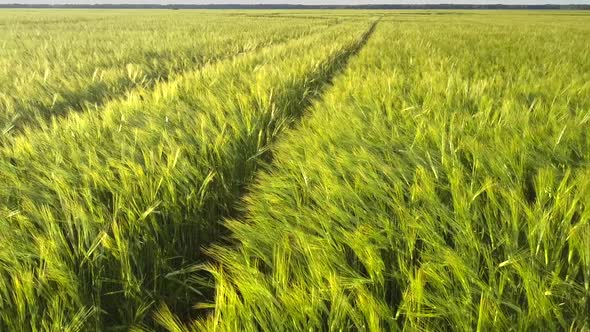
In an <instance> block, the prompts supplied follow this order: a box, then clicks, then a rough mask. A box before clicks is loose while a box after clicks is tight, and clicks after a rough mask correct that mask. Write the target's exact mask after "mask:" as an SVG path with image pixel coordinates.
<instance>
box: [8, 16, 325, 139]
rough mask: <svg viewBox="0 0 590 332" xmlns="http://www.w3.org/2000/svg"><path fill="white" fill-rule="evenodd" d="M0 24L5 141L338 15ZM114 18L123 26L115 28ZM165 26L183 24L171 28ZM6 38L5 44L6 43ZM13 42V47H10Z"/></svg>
mask: <svg viewBox="0 0 590 332" xmlns="http://www.w3.org/2000/svg"><path fill="white" fill-rule="evenodd" d="M106 17H107V18H109V20H105V21H101V22H92V23H86V22H82V23H67V21H65V22H63V23H52V24H49V25H43V26H42V27H39V26H37V25H33V26H27V27H26V28H21V27H20V26H19V25H16V27H12V28H9V27H4V28H0V29H2V30H6V31H5V32H6V34H5V35H4V36H3V37H1V38H0V43H2V42H3V43H4V51H3V53H4V54H3V57H2V60H0V130H1V131H2V132H1V133H0V143H1V141H7V140H9V139H10V138H11V137H12V136H14V133H19V132H20V131H21V129H22V127H24V126H32V127H37V126H40V125H43V124H45V125H46V124H47V120H48V119H50V118H52V117H53V116H56V115H63V114H66V113H67V112H69V111H70V110H76V111H82V110H89V111H93V110H94V109H95V108H96V107H97V106H96V105H97V104H98V105H100V104H102V103H104V102H106V101H108V100H109V99H111V98H114V97H118V96H121V95H124V94H125V93H126V92H128V91H130V90H132V89H134V88H150V87H151V86H153V85H154V84H156V83H157V82H158V81H161V80H167V79H172V78H173V77H174V76H175V75H178V74H181V73H182V72H185V71H190V70H193V69H195V68H197V67H198V66H200V65H203V64H205V63H208V62H211V61H215V60H219V59H222V58H227V57H231V56H234V55H237V54H240V53H244V52H249V51H253V50H255V49H260V48H261V47H264V46H268V45H271V44H275V43H281V42H285V41H287V40H289V39H292V38H299V37H302V36H305V35H308V34H311V33H315V32H318V31H321V30H322V29H325V28H327V27H329V26H330V25H332V24H333V23H334V22H335V21H334V20H331V21H328V20H324V21H318V22H316V24H311V25H310V24H309V22H308V21H307V20H293V21H292V22H290V25H289V26H287V25H285V23H284V20H280V19H277V20H272V21H269V20H260V19H258V20H257V19H249V20H241V21H235V20H234V21H230V20H228V19H227V18H225V19H223V18H220V17H219V16H204V17H203V18H202V19H200V20H194V19H193V22H191V21H189V20H188V19H187V18H185V17H183V16H181V17H180V18H178V17H175V18H172V17H171V18H161V17H160V18H159V21H157V23H154V22H152V21H150V20H148V19H147V18H143V19H137V18H135V19H134V20H131V23H130V24H128V23H124V20H128V18H125V17H117V16H114V17H109V16H106ZM117 26H125V28H124V29H118V28H116V27H117ZM168 26H171V27H174V26H178V28H169V27H168ZM7 44H8V45H7ZM11 46H12V47H11Z"/></svg>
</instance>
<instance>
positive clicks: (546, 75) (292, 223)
mask: <svg viewBox="0 0 590 332" xmlns="http://www.w3.org/2000/svg"><path fill="white" fill-rule="evenodd" d="M431 23H432V25H431V26H429V28H428V29H424V28H423V25H422V24H421V23H420V22H410V21H408V22H404V24H399V23H393V22H391V21H389V22H388V21H386V20H384V21H382V23H380V25H379V28H378V29H377V30H376V32H375V34H374V35H373V37H372V38H371V39H370V40H369V42H368V43H367V45H366V46H365V48H364V49H363V50H362V51H361V52H360V53H359V56H358V57H357V58H355V59H354V60H353V61H351V63H350V64H349V66H348V69H347V70H346V71H345V73H344V74H343V75H341V76H340V78H339V79H338V80H336V82H335V83H334V86H333V88H331V89H330V90H329V91H328V92H327V93H326V94H325V95H324V97H323V99H322V100H321V101H319V102H317V103H315V104H314V106H313V108H312V110H311V112H310V115H309V116H308V117H306V118H305V119H304V120H303V122H302V123H301V125H300V126H298V128H297V129H296V130H293V131H290V132H289V133H288V134H287V135H285V137H284V139H282V140H280V143H279V144H278V145H277V146H276V148H275V149H273V152H272V154H273V162H272V165H270V166H269V168H268V170H267V171H265V172H263V174H261V175H260V176H259V178H258V180H257V181H256V184H255V185H254V186H253V188H251V189H250V193H249V194H248V195H247V198H246V199H245V203H244V204H245V206H244V210H245V212H244V213H245V215H244V216H243V218H238V219H237V220H229V221H227V222H226V227H227V228H229V229H230V230H231V232H232V241H231V245H228V244H227V243H225V244H224V245H218V246H216V247H215V248H214V249H212V254H213V257H214V258H215V261H216V263H212V264H210V265H208V270H209V271H210V272H211V273H212V274H213V275H214V276H215V291H216V297H215V302H214V303H211V304H209V303H203V304H201V305H200V307H201V308H213V310H214V311H213V312H212V313H211V314H210V315H209V316H208V318H207V319H202V320H196V321H195V322H194V323H193V324H192V325H190V326H184V325H182V323H181V322H180V321H178V320H175V319H174V318H173V316H172V315H170V313H169V312H167V310H166V309H165V308H163V309H162V310H161V311H160V317H159V320H160V322H161V323H162V324H164V325H165V326H166V327H167V328H168V329H169V330H171V331H188V330H206V331H212V330H216V331H260V330H262V331H303V330H318V331H328V330H330V331H332V330H334V331H347V330H358V331H383V330H387V331H394V330H402V329H403V330H411V331H447V330H459V331H474V330H478V331H485V330H499V331H509V330H518V331H528V330H572V331H574V330H575V331H580V330H585V329H588V328H589V327H590V316H589V315H588V313H589V312H590V209H589V208H588V207H589V206H590V200H589V199H590V167H589V166H590V165H589V162H590V154H589V153H590V136H589V135H588V134H587V133H588V125H589V121H590V113H589V111H590V100H589V99H588V95H589V94H590V85H588V83H587V82H588V77H587V75H586V74H584V73H588V69H589V68H590V67H589V66H590V57H588V56H580V54H585V55H587V54H588V51H589V47H588V45H589V44H588V42H589V40H588V35H586V34H584V32H583V31H577V32H575V31H574V30H571V29H570V28H569V27H566V26H564V27H563V28H561V29H559V28H558V27H556V26H554V27H553V28H550V29H539V27H538V26H535V25H534V24H530V25H529V24H527V22H524V23H522V22H521V23H514V22H513V23H512V25H511V29H506V26H505V22H503V24H500V25H493V24H490V25H486V26H482V25H480V24H478V23H469V22H466V21H463V22H462V23H461V24H459V23H458V22H445V21H444V20H439V21H435V20H432V21H431ZM566 32H568V33H570V34H572V35H574V37H572V38H563V35H564V33H566Z"/></svg>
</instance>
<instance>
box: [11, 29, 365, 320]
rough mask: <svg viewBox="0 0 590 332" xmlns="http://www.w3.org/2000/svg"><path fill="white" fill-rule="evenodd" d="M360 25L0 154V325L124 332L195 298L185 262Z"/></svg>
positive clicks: (204, 72)
mask: <svg viewBox="0 0 590 332" xmlns="http://www.w3.org/2000/svg"><path fill="white" fill-rule="evenodd" d="M368 27H369V24H368V23H367V22H366V21H365V22H360V21H359V22H356V23H346V24H342V25H340V26H338V27H337V28H334V29H328V30H326V32H323V33H321V34H316V35H313V36H309V37H305V38H302V39H299V40H293V41H290V42H288V43H286V44H282V45H276V46H273V47H269V48H264V49H262V50H260V51H257V52H252V53H250V54H246V55H244V56H242V57H237V58H235V59H230V60H224V61H221V62H219V63H217V64H211V65H208V66H205V67H203V68H202V69H201V70H198V71H194V72H190V73H186V74H184V75H182V76H180V77H179V78H177V79H176V80H174V81H171V82H168V83H164V84H159V85H157V86H156V88H155V89H154V90H153V91H145V92H142V91H136V92H134V93H132V94H131V95H130V96H129V98H128V99H126V100H122V101H114V102H111V103H108V104H107V105H105V107H103V108H102V109H100V110H97V111H96V112H86V113H76V114H71V116H69V117H67V118H62V119H60V120H56V121H53V122H52V124H51V125H50V126H49V127H48V128H46V129H44V130H41V129H39V130H35V129H31V130H27V131H25V132H24V133H23V134H22V135H20V136H19V137H17V138H16V139H15V140H14V143H13V144H11V145H10V146H5V147H4V148H1V149H0V156H1V157H0V182H2V183H3V186H2V187H1V188H0V242H1V243H3V245H2V247H1V248H0V262H2V264H0V329H7V330H19V329H21V328H23V327H26V329H30V330H33V331H38V330H58V329H59V330H60V329H63V328H71V329H77V328H81V329H84V330H88V329H90V330H104V329H115V328H121V329H129V328H130V327H135V328H141V327H145V326H149V325H150V319H151V317H152V315H151V314H152V311H153V308H154V307H155V306H156V305H158V304H159V303H166V304H167V305H168V306H170V307H172V308H175V309H176V310H177V311H178V312H180V313H181V314H182V313H183V310H187V311H188V310H189V309H190V307H191V305H192V304H193V303H194V302H196V301H197V300H198V299H199V298H201V300H202V297H203V296H206V294H202V291H204V290H206V288H204V287H203V285H202V283H203V282H205V281H206V280H204V279H203V277H201V276H199V275H195V273H194V271H193V270H191V269H189V270H183V268H184V267H186V266H189V265H192V264H194V263H195V262H199V261H201V260H202V259H203V255H202V253H201V252H200V251H201V249H200V248H201V247H203V246H205V245H207V244H208V243H210V242H211V241H214V240H216V239H217V238H218V237H219V234H220V232H221V230H220V228H219V223H220V221H221V220H222V219H223V218H224V217H231V216H234V215H235V212H236V211H235V203H236V201H237V200H238V198H239V197H240V196H241V195H242V193H243V190H244V186H245V185H246V184H247V183H249V182H250V181H251V179H252V177H253V174H254V171H255V170H256V168H257V166H258V165H259V163H260V162H261V161H262V160H263V159H264V158H266V152H267V149H268V146H269V144H270V143H271V142H272V141H273V140H274V139H275V137H276V136H277V135H279V134H280V133H281V132H282V131H283V130H284V129H286V128H287V127H288V126H289V125H290V124H291V123H292V122H293V121H294V120H295V119H296V118H297V117H298V116H299V115H300V113H301V112H302V110H303V109H304V108H305V107H306V105H307V104H308V103H309V101H310V99H311V98H313V97H315V96H316V95H317V94H318V93H319V91H320V90H321V89H322V87H323V86H324V84H325V83H326V82H327V81H328V80H329V79H330V77H331V76H332V75H333V74H334V73H335V71H337V70H338V69H339V68H340V67H341V66H342V64H343V62H344V61H346V58H347V57H348V56H349V55H350V54H351V53H352V52H354V51H355V50H356V49H357V48H358V46H359V43H361V42H362V41H364V38H365V37H366V31H367V29H368Z"/></svg>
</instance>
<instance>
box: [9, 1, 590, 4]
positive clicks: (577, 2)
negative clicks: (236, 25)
mask: <svg viewBox="0 0 590 332" xmlns="http://www.w3.org/2000/svg"><path fill="white" fill-rule="evenodd" d="M9 3H21V4H64V3H69V4H71V3H75V4H96V3H101V4H261V3H263V4H304V5H360V4H363V5H364V4H435V3H445V4H548V3H550V4H590V0H0V4H9Z"/></svg>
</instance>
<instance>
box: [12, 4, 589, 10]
mask: <svg viewBox="0 0 590 332" xmlns="http://www.w3.org/2000/svg"><path fill="white" fill-rule="evenodd" d="M0 8H85V9H93V8H96V9H109V8H111V9H117V8H119V9H551V10H559V9H561V10H563V9H565V10H590V5H575V4H571V5H551V4H548V5H500V4H490V5H475V4H473V5H469V4H398V5H385V4H384V5H288V4H282V5H281V4H274V5H273V4H257V5H238V4H234V5H232V4H227V5H215V4H210V5H180V4H178V5H174V4H170V5H147V4H146V5H135V4H120V5H117V4H94V5H83V4H61V5H48V4H19V3H14V4H0Z"/></svg>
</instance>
